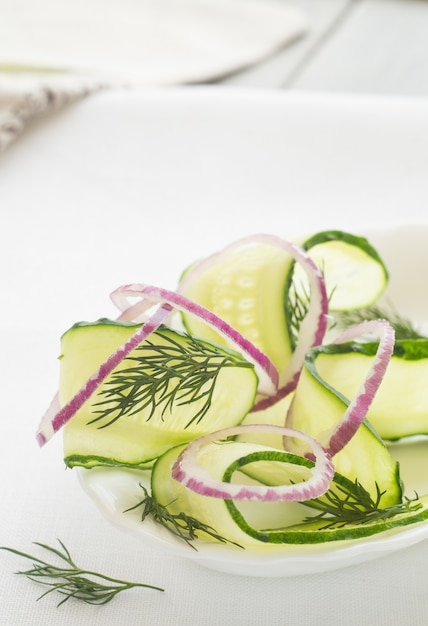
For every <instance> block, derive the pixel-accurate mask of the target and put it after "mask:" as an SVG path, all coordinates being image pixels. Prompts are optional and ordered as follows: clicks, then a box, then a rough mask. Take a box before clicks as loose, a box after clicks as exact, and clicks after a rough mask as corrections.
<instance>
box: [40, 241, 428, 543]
mask: <svg viewBox="0 0 428 626" xmlns="http://www.w3.org/2000/svg"><path fill="white" fill-rule="evenodd" d="M388 280H389V275H388V269H387V267H386V266H385V264H384V262H383V260H382V258H381V257H380V255H379V253H378V252H377V250H376V249H375V248H374V247H373V246H372V245H371V244H370V243H369V241H368V240H367V239H365V238H363V237H360V236H356V235H354V234H351V233H348V232H343V231H332V230H329V231H323V232H319V233H316V234H314V235H313V236H311V237H309V238H307V239H306V240H302V241H298V242H290V241H287V240H285V239H283V238H281V237H277V236H275V235H269V234H258V235H253V236H249V237H245V238H243V239H240V240H238V241H235V242H233V243H231V244H230V245H229V246H227V247H226V248H224V249H223V250H221V251H219V252H215V253H213V254H210V255H209V256H207V257H206V258H203V259H200V260H197V261H195V262H194V263H193V264H192V265H191V266H190V267H188V268H186V269H184V270H183V272H182V274H181V276H180V277H179V279H178V286H177V288H176V289H175V290H169V289H164V288H162V287H158V286H153V285H146V284H129V285H123V286H121V287H119V288H118V289H116V290H115V291H114V292H113V293H112V294H111V298H112V300H113V303H114V304H115V306H116V307H117V308H118V311H119V314H118V317H117V318H115V319H106V318H102V319H99V320H96V321H92V322H79V323H76V324H75V325H73V326H72V327H71V328H70V329H68V330H67V331H66V332H65V333H64V334H63V336H62V337H61V357H60V361H59V362H60V377H59V389H58V393H57V394H56V396H55V397H54V399H53V401H52V403H51V405H50V407H49V409H48V411H47V412H46V414H45V415H44V416H43V418H42V420H41V423H40V426H39V429H38V432H37V441H38V443H39V445H41V446H43V445H45V444H46V443H47V442H48V441H49V439H50V438H51V437H52V436H53V435H54V434H55V433H56V432H58V431H59V430H61V431H62V435H63V446H64V461H65V464H66V466H67V467H69V468H73V467H80V468H84V469H85V470H87V471H90V470H91V469H92V468H94V467H105V468H112V467H113V468H118V467H119V468H132V469H133V470H136V471H138V472H140V473H141V476H144V477H147V476H149V477H150V487H151V488H150V489H147V488H146V487H144V486H143V485H141V498H140V499H137V500H136V502H135V505H133V506H132V507H131V508H132V509H136V508H140V510H141V520H142V523H144V521H145V519H147V518H148V517H151V518H152V519H153V520H155V521H156V522H158V523H159V524H161V525H162V526H164V527H166V528H167V529H169V530H170V531H171V532H172V533H174V535H176V536H178V537H180V538H181V539H183V540H184V541H185V542H186V543H187V544H188V545H189V548H194V549H197V546H198V541H199V542H201V541H204V542H221V543H227V544H230V545H231V546H232V547H233V549H235V548H236V550H242V549H253V548H257V549H258V548H260V547H263V546H266V545H268V544H272V545H275V546H279V545H283V546H284V547H285V548H286V546H287V545H290V544H300V545H302V544H321V543H324V542H352V541H356V540H358V539H360V538H364V537H369V536H372V535H375V534H379V533H391V532H396V531H397V529H399V528H400V527H403V526H408V525H411V524H420V523H423V522H424V521H425V520H426V519H428V495H425V494H418V493H413V494H408V493H407V492H406V491H405V486H404V485H403V482H402V479H401V477H400V467H399V464H398V463H397V462H396V461H395V460H394V458H393V456H392V455H391V452H390V447H391V445H390V444H392V442H394V445H400V442H402V441H405V442H408V441H409V440H410V441H411V440H412V438H420V437H421V436H425V435H427V434H428V388H427V385H426V380H427V379H428V338H426V337H425V336H423V335H422V334H421V333H420V332H419V331H418V329H417V328H416V327H414V326H413V325H412V323H411V322H409V321H408V320H406V319H403V318H402V317H401V316H400V314H399V312H397V311H395V310H392V309H391V307H390V306H386V305H385V304H384V303H383V302H384V298H383V296H384V293H385V290H386V288H387V286H388ZM143 482H144V481H143ZM128 511H129V509H128ZM128 511H124V512H123V515H127V514H128Z"/></svg>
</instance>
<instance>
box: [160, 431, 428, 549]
mask: <svg viewBox="0 0 428 626" xmlns="http://www.w3.org/2000/svg"><path fill="white" fill-rule="evenodd" d="M184 447H185V446H178V447H177V448H174V449H171V450H169V451H168V452H167V453H165V454H164V455H163V456H161V457H160V458H159V459H158V460H157V461H156V463H155V465H154V468H153V471H152V480H151V485H152V495H153V497H154V498H155V499H156V500H157V501H158V502H159V503H160V504H162V505H164V506H167V507H168V509H169V510H170V512H171V513H172V514H179V513H185V514H186V515H189V516H192V517H194V518H196V519H197V520H199V521H200V522H203V523H205V524H209V525H210V526H211V527H213V528H214V530H215V531H216V533H218V534H219V535H220V536H222V537H224V538H225V539H227V540H228V541H232V542H235V543H238V544H239V545H241V546H242V547H247V548H256V547H261V546H263V550H265V548H267V546H269V545H271V546H272V547H273V546H274V545H278V544H318V543H324V542H332V541H344V540H355V539H359V538H362V537H368V536H370V535H374V534H377V533H380V532H385V531H390V530H394V529H396V528H399V527H401V526H405V525H409V524H415V523H419V522H423V521H424V520H426V519H427V518H428V498H427V497H424V498H422V499H420V500H418V501H417V502H415V503H412V502H410V503H409V506H408V505H407V504H406V503H404V504H403V503H401V501H400V502H399V503H395V505H398V506H396V507H395V511H394V512H393V513H392V511H393V510H394V509H389V511H387V512H383V511H382V512H381V513H380V514H378V515H373V516H372V517H364V514H363V515H362V516H361V519H360V521H354V522H353V521H352V520H351V521H349V522H347V523H346V524H343V523H342V521H339V522H337V521H335V520H334V518H333V519H332V518H331V517H325V518H319V519H318V518H317V515H318V514H319V509H320V508H321V507H319V505H318V503H317V501H308V502H306V503H295V502H293V503H290V502H280V503H279V502H275V503H260V502H247V503H242V502H240V503H239V505H237V504H236V503H234V502H233V501H231V500H222V499H219V498H210V497H207V496H201V495H199V494H196V493H194V492H192V491H190V490H188V489H186V488H185V487H183V486H182V485H181V484H180V483H178V482H177V481H176V480H174V479H173V478H172V477H171V465H172V464H173V463H174V461H175V460H176V459H177V457H178V455H179V454H180V452H181V451H182V450H183V449H184ZM199 462H200V464H201V466H202V467H203V468H204V469H206V470H208V471H209V472H210V473H211V474H212V475H213V476H214V477H215V478H219V479H223V480H232V478H233V475H234V474H235V472H239V473H241V472H245V474H246V475H247V476H251V477H252V480H255V479H257V480H258V481H259V482H263V483H264V484H271V485H278V484H286V483H290V482H297V481H300V480H304V479H305V472H307V471H308V468H310V467H311V465H312V462H311V461H310V460H308V459H305V458H303V457H300V456H295V455H293V454H289V453H286V452H283V451H280V450H277V449H273V448H270V447H265V446H259V445H256V444H250V443H245V442H236V441H234V442H223V443H220V444H209V445H207V446H206V448H205V450H204V452H203V454H201V456H200V458H199ZM248 480H249V481H250V480H251V479H250V478H248ZM239 482H242V475H241V476H240V477H239ZM331 489H334V490H335V492H336V493H339V494H342V493H343V492H346V494H351V497H352V494H354V493H355V494H357V493H358V492H357V491H356V489H357V487H356V485H355V483H354V482H352V481H350V480H348V479H347V478H346V477H343V476H341V475H340V474H338V473H337V474H336V475H335V477H334V480H333V483H332V487H331ZM341 490H342V491H341ZM343 497H346V496H343ZM348 498H349V495H348ZM356 501H357V502H358V498H356ZM348 502H349V500H348ZM344 506H345V507H346V504H344ZM361 509H363V511H366V509H364V507H363V506H361ZM376 512H377V513H378V511H376ZM201 538H202V539H204V540H207V541H212V538H211V537H209V536H205V535H203V533H201Z"/></svg>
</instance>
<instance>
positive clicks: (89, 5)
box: [0, 0, 306, 151]
mask: <svg viewBox="0 0 428 626" xmlns="http://www.w3.org/2000/svg"><path fill="white" fill-rule="evenodd" d="M0 16H1V17H0V151H1V150H2V149H4V148H5V147H6V146H7V145H9V143H10V142H11V141H12V140H13V139H14V138H15V137H16V135H17V134H19V132H20V131H21V130H22V129H23V128H24V127H25V123H26V121H27V120H28V119H30V118H31V117H33V116H34V115H40V114H41V113H46V112H49V111H50V110H52V109H56V108H58V107H59V106H61V105H62V104H64V103H65V102H70V101H72V100H74V99H76V98H79V97H83V96H85V95H87V94H88V93H90V92H92V91H93V90H98V89H100V88H101V87H103V86H104V87H106V86H109V87H114V86H119V85H121V86H123V85H129V86H133V85H138V86H164V85H165V86H166V85H174V84H187V83H196V82H207V81H211V80H214V79H217V78H220V77H221V76H224V75H227V74H229V73H232V72H235V71H237V70H239V69H242V68H244V67H246V66H249V65H252V64H255V63H257V62H259V61H260V60H262V59H263V58H266V57H268V56H269V55H271V54H273V53H274V52H275V51H276V50H278V49H280V48H281V47H283V46H285V45H287V44H289V43H290V42H291V41H293V40H294V39H296V38H297V37H299V36H301V35H302V34H304V32H305V30H306V19H305V16H304V15H303V14H302V12H301V11H300V10H299V9H296V8H295V7H294V6H291V5H290V4H289V3H288V2H287V0H37V2H34V0H0Z"/></svg>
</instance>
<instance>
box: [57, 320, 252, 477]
mask: <svg viewBox="0 0 428 626" xmlns="http://www.w3.org/2000/svg"><path fill="white" fill-rule="evenodd" d="M137 326H138V325H136V324H129V323H122V322H114V321H111V320H99V321H98V322H94V323H82V324H77V325H75V326H73V327H72V328H71V329H70V330H68V331H67V332H66V333H65V334H64V335H63V336H62V339H61V347H62V355H61V359H60V385H59V399H60V403H61V404H62V405H63V404H65V403H66V402H67V401H68V400H70V398H72V397H73V396H74V395H75V393H76V392H77V391H78V390H79V389H80V387H81V386H82V385H83V384H84V383H85V382H86V380H87V379H88V378H89V377H90V376H91V374H92V373H93V372H94V371H95V370H96V369H97V368H98V367H99V366H100V364H101V363H103V362H104V360H105V359H106V358H107V357H108V356H109V355H110V354H111V353H113V352H114V351H115V350H116V349H117V348H118V347H120V346H121V345H123V344H124V343H125V341H126V340H127V339H128V338H129V337H130V336H131V335H132V334H133V333H134V332H135V329H136V327H137ZM257 384H258V380H257V376H256V374H255V372H254V367H253V365H252V364H250V363H248V362H247V361H245V360H244V359H243V358H242V357H241V356H240V355H238V354H236V353H234V352H232V351H230V350H227V349H224V348H220V347H218V346H215V345H213V344H210V343H208V342H206V341H199V340H194V339H193V338H192V337H189V336H188V335H184V334H182V333H178V332H175V331H172V330H170V329H167V328H164V327H161V329H159V330H158V331H156V332H155V333H153V334H152V335H151V336H150V337H149V339H147V340H146V341H144V342H143V343H142V344H140V346H139V347H138V348H137V349H136V350H134V351H133V352H131V354H130V355H129V357H127V358H126V359H124V360H123V361H122V362H121V363H120V365H119V366H118V367H117V368H116V369H115V370H114V371H113V372H112V374H110V375H109V376H108V377H107V378H106V380H105V381H104V382H103V384H102V385H101V387H100V388H99V389H98V391H97V392H96V393H95V394H94V395H93V396H92V397H91V398H90V400H89V401H88V402H86V403H85V405H84V406H83V407H82V408H81V409H80V410H79V411H78V412H77V413H76V414H75V415H74V417H73V418H72V419H71V420H70V421H69V422H68V423H67V424H66V425H65V426H64V429H63V432H64V437H63V440H64V458H65V463H66V465H68V466H69V467H73V466H75V465H80V466H83V467H94V466H95V465H125V466H132V467H136V466H147V464H150V462H151V461H153V459H155V458H157V457H158V456H159V455H160V454H162V453H163V452H165V451H166V450H168V449H169V448H170V447H171V446H175V445H177V444H179V443H183V442H188V441H191V440H192V439H195V438H197V437H200V436H202V435H203V434H206V433H209V432H212V431H214V430H217V429H220V428H223V427H225V426H226V427H228V426H234V425H236V424H238V423H240V422H241V421H242V419H243V418H244V416H245V415H246V414H247V413H248V411H249V410H250V409H251V407H252V406H253V403H254V398H255V395H256V391H257ZM237 389H239V394H238V393H236V390H237Z"/></svg>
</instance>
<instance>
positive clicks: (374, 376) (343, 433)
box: [320, 320, 395, 456]
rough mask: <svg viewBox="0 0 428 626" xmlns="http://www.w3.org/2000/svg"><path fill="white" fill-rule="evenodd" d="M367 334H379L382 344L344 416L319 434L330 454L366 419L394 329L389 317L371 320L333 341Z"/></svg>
mask: <svg viewBox="0 0 428 626" xmlns="http://www.w3.org/2000/svg"><path fill="white" fill-rule="evenodd" d="M366 334H373V335H375V336H376V335H377V336H378V337H379V346H378V349H377V351H376V355H375V356H374V359H373V363H372V365H371V367H370V370H369V372H368V374H367V376H366V378H365V380H364V382H363V384H362V386H361V387H360V389H359V391H358V393H357V394H356V396H355V398H354V399H353V400H352V402H351V403H350V404H349V406H348V408H347V410H346V411H345V413H344V414H343V417H342V419H341V420H340V421H339V422H338V423H337V424H336V425H335V426H334V428H333V429H332V430H331V431H329V432H328V433H323V435H322V436H321V437H320V440H321V441H322V442H325V448H326V449H327V450H328V452H329V454H330V455H331V456H334V455H335V454H336V453H337V452H339V451H340V450H342V448H343V447H344V446H346V444H347V443H348V441H350V439H351V438H352V437H353V436H354V434H355V433H356V431H357V430H358V427H359V426H360V424H361V422H362V421H363V420H364V418H365V416H366V414H367V412H368V410H369V408H370V405H371V403H372V402H373V399H374V397H375V395H376V392H377V390H378V388H379V385H380V384H381V382H382V379H383V377H384V375H385V372H386V369H387V367H388V363H389V360H390V358H391V355H392V352H393V350H394V338H395V332H394V329H393V328H392V326H391V325H390V324H389V323H388V322H387V321H386V320H372V321H367V322H362V323H361V324H356V325H354V326H351V327H350V328H348V329H347V330H345V331H344V332H343V333H342V334H341V335H340V336H339V337H337V338H336V340H335V341H334V343H344V342H346V341H352V340H353V339H355V338H357V337H360V336H362V335H366Z"/></svg>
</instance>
